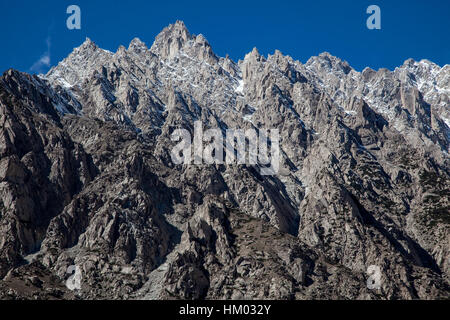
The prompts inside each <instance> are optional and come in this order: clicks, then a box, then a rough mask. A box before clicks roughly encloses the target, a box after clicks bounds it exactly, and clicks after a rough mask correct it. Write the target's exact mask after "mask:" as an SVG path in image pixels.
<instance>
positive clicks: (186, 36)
mask: <svg viewBox="0 0 450 320" xmlns="http://www.w3.org/2000/svg"><path fill="white" fill-rule="evenodd" d="M192 39H193V36H192V35H191V34H190V33H189V31H188V29H187V28H186V25H185V24H184V22H183V21H181V20H177V21H176V22H175V23H174V24H170V25H169V26H168V27H166V28H164V29H163V30H162V31H161V32H160V33H159V34H158V35H157V36H156V38H155V42H154V43H153V45H152V47H151V49H150V51H151V52H152V53H154V54H156V55H158V56H160V57H161V58H162V59H165V58H172V57H174V56H175V55H176V54H177V53H178V51H179V50H180V49H181V48H182V47H183V45H184V44H185V43H186V42H188V41H189V40H192Z"/></svg>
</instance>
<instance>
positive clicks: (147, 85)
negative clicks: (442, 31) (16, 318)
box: [0, 21, 450, 299]
mask: <svg viewBox="0 0 450 320" xmlns="http://www.w3.org/2000/svg"><path fill="white" fill-rule="evenodd" d="M449 94H450V68H449V66H448V65H446V66H444V67H439V66H437V65H435V64H433V63H432V62H430V61H426V60H423V61H421V62H415V61H413V60H408V61H406V62H405V64H404V65H403V66H401V67H399V68H397V69H395V70H394V71H389V70H386V69H382V70H379V71H374V70H371V69H369V68H367V69H365V70H364V71H362V72H357V71H355V70H354V69H352V67H351V66H350V65H349V64H348V63H347V62H345V61H342V60H340V59H338V58H336V57H333V56H331V55H330V54H328V53H324V54H321V55H319V56H318V57H312V58H311V59H310V60H309V61H308V62H306V63H305V64H302V63H300V62H299V61H294V60H293V59H292V58H291V57H289V56H284V55H283V54H282V53H281V52H279V51H276V52H275V53H274V54H273V55H269V56H268V57H264V56H262V55H260V54H259V52H258V50H257V49H256V48H255V49H254V50H253V51H252V52H251V53H249V54H247V55H246V56H245V58H244V60H241V61H239V62H237V63H236V62H234V61H232V60H231V59H229V57H226V58H222V57H219V56H217V55H216V54H215V53H214V52H213V50H212V48H211V46H210V45H209V43H208V42H207V40H206V39H205V38H204V37H203V36H202V35H192V34H191V33H189V31H188V30H187V29H186V27H185V25H184V23H183V22H180V21H178V22H176V23H175V24H173V25H170V26H168V27H167V28H165V29H164V30H163V31H162V32H161V33H160V34H159V35H158V36H157V37H156V40H155V42H154V44H153V45H152V46H151V48H148V47H147V46H146V45H145V44H144V43H143V42H141V41H140V40H139V39H134V40H133V41H132V42H131V44H130V45H129V47H128V49H126V48H125V47H123V46H121V47H120V48H119V49H118V50H117V52H115V53H112V52H109V51H106V50H103V49H101V48H99V47H97V45H95V43H93V42H92V41H91V40H89V39H87V40H86V42H85V43H83V44H82V45H81V46H80V47H79V48H77V49H75V50H74V51H73V52H72V53H71V54H70V55H69V56H68V57H67V58H66V59H64V60H63V61H62V62H60V63H59V64H58V65H57V66H55V67H54V68H52V69H51V70H50V71H49V72H48V74H47V75H41V76H30V75H27V74H25V73H21V72H18V71H14V70H8V71H7V72H5V73H4V74H3V76H2V77H1V78H0V124H1V125H0V279H2V278H3V280H0V298H15V297H16V298H17V297H25V298H31V297H33V294H34V295H35V296H36V295H37V296H40V297H42V296H50V297H54V298H73V297H74V294H75V296H78V297H81V298H93V299H95V298H115V299H158V298H162V299H164V298H187V299H200V298H208V299H209V298H212V299H216V298H223V299H236V298H259V299H266V298H272V299H293V298H296V299H329V298H333V299H341V298H349V299H414V298H421V299H435V298H448V297H449V293H450V287H449V275H450V274H449V263H450V261H449V258H450V254H449V250H450V246H449V241H450V233H449V222H450V219H449V200H448V199H449V190H450V166H449V158H448V150H449V139H450V131H449V130H450V129H449V124H450V123H449V119H450V112H449V105H450V103H449ZM195 121H201V123H202V125H203V127H204V128H205V130H206V129H207V128H218V129H220V130H222V131H224V130H226V129H227V128H240V129H251V128H254V129H258V130H262V129H272V128H274V129H278V130H279V135H280V143H279V145H280V149H281V150H280V154H281V160H280V170H279V171H278V173H277V174H275V175H266V176H265V175H261V174H260V171H259V168H258V166H254V165H250V164H249V165H239V164H234V165H231V164H216V165H207V164H202V165H195V164H192V165H177V164H175V163H173V161H172V159H171V156H170V152H171V150H172V148H173V147H174V145H175V143H174V142H173V141H172V140H171V134H172V133H173V132H174V130H176V129H181V128H184V129H187V130H188V131H189V132H191V133H193V130H194V122H195ZM72 265H75V266H77V267H78V268H79V269H80V271H81V275H82V278H81V279H82V281H81V289H80V290H77V291H76V292H69V290H68V289H67V288H65V287H64V286H61V283H64V281H66V279H67V278H68V277H69V276H70V274H68V273H67V270H68V267H69V266H72ZM369 266H377V267H379V268H380V271H381V288H380V289H376V290H373V289H369V288H368V286H367V279H368V276H369V275H368V274H367V269H368V267H369ZM36 277H37V279H36ZM41 278H42V279H41ZM58 279H59V280H58ZM58 281H59V282H58ZM42 283H44V285H43V284H42ZM21 284H23V285H21ZM23 288H27V289H26V290H25V289H23ZM30 288H32V290H31V289H30ZM30 290H31V291H30ZM33 290H34V291H33Z"/></svg>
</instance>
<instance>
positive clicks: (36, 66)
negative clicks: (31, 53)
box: [30, 36, 52, 73]
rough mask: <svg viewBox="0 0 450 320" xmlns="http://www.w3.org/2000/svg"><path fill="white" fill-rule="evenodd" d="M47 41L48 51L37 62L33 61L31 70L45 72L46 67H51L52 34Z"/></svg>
mask: <svg viewBox="0 0 450 320" xmlns="http://www.w3.org/2000/svg"><path fill="white" fill-rule="evenodd" d="M45 43H46V44H47V51H45V52H44V53H43V54H42V56H41V57H40V58H39V59H38V60H37V61H36V62H35V63H33V65H32V66H31V68H30V71H32V72H38V73H43V72H44V71H45V70H44V67H47V68H48V67H50V63H51V59H50V48H51V45H52V42H51V38H50V36H48V37H47V39H46V40H45Z"/></svg>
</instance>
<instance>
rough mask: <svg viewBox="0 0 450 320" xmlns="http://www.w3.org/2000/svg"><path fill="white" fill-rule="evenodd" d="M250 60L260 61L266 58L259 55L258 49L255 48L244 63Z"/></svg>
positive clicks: (247, 55)
mask: <svg viewBox="0 0 450 320" xmlns="http://www.w3.org/2000/svg"><path fill="white" fill-rule="evenodd" d="M249 59H256V60H257V61H260V60H261V59H263V60H264V57H263V56H262V55H261V54H260V53H259V51H258V48H256V47H253V49H252V51H250V52H249V53H247V54H246V55H245V58H244V61H246V60H249Z"/></svg>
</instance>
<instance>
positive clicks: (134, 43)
mask: <svg viewBox="0 0 450 320" xmlns="http://www.w3.org/2000/svg"><path fill="white" fill-rule="evenodd" d="M136 49H138V50H148V47H147V45H146V44H145V42H143V41H142V40H141V39H139V38H138V37H136V38H134V39H133V40H131V42H130V45H129V46H128V50H136Z"/></svg>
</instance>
